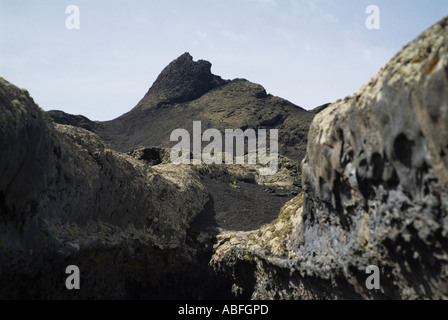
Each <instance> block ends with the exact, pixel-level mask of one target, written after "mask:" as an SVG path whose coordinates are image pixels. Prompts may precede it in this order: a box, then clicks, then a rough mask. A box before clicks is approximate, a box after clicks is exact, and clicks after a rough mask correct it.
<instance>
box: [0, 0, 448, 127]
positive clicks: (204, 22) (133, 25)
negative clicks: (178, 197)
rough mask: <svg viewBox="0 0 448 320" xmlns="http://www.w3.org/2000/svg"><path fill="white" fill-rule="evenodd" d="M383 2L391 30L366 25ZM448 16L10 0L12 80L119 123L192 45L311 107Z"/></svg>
mask: <svg viewBox="0 0 448 320" xmlns="http://www.w3.org/2000/svg"><path fill="white" fill-rule="evenodd" d="M371 4H373V5H376V6H378V7H379V9H380V27H381V29H380V30H368V29H367V28H366V27H365V20H366V19H367V17H368V14H366V13H365V10H366V7H367V6H368V5H371ZM69 5H77V6H78V7H79V9H80V29H79V30H67V29H66V27H65V20H66V18H67V17H68V14H66V13H65V9H66V7H67V6H69ZM447 14H448V1H447V0H426V1H425V0H369V1H365V0H316V1H311V0H164V1H162V0H157V1H156V0H152V1H151V0H146V1H143V0H127V1H125V0H121V1H103V0H101V1H98V0H97V1H95V0H90V1H85V0H67V1H61V0H57V1H56V0H33V1H31V0H26V1H25V0H1V1H0V77H3V78H5V79H6V80H8V81H10V82H12V83H14V84H15V85H17V86H19V87H21V88H26V89H28V90H29V92H30V93H31V95H32V97H33V98H34V100H35V101H36V102H37V103H38V104H39V105H40V106H41V107H42V108H43V109H45V110H50V109H60V110H64V111H66V112H69V113H73V114H82V115H85V116H87V117H89V118H90V119H92V120H110V119H113V118H116V117H118V116H120V115H121V114H123V113H125V112H127V111H129V110H130V109H131V108H133V107H134V106H135V105H136V104H137V103H138V101H139V100H140V99H141V98H142V97H143V96H144V94H145V93H146V92H147V90H148V88H149V87H150V86H151V85H152V83H153V82H154V81H155V79H156V77H157V75H158V74H159V73H160V72H161V71H162V69H163V68H164V67H165V66H166V65H167V64H168V63H169V62H171V61H172V60H174V59H175V58H177V57H178V56H180V55H181V54H182V53H184V52H190V54H191V55H192V56H193V58H194V59H195V60H198V59H204V60H208V61H210V62H211V63H212V72H213V73H214V74H217V75H220V76H221V77H223V78H224V79H234V78H246V79H248V80H250V81H253V82H256V83H259V84H261V85H263V86H264V87H265V88H266V90H267V91H268V92H269V93H271V94H273V95H277V96H280V97H282V98H285V99H287V100H289V101H291V102H293V103H295V104H297V105H299V106H302V107H304V108H306V109H311V108H314V107H316V106H318V105H321V104H323V103H326V102H332V101H335V100H337V99H338V98H344V97H345V96H347V95H351V94H353V93H355V92H356V91H358V90H359V89H360V88H361V86H362V85H363V84H365V83H366V82H368V81H369V79H370V78H371V77H372V76H374V75H375V74H376V73H377V72H378V71H379V69H380V68H381V67H382V66H384V65H385V64H386V63H387V61H388V60H389V59H390V58H392V57H393V55H395V53H396V52H398V50H400V48H401V47H402V46H404V45H405V44H406V43H408V42H409V41H411V40H412V39H413V38H415V37H416V36H418V35H419V34H420V33H421V32H423V31H424V30H425V29H426V28H428V27H430V26H431V25H432V24H433V23H435V22H437V21H438V20H440V19H441V18H443V16H445V15H447Z"/></svg>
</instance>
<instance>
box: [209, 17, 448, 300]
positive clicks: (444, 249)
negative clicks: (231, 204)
mask: <svg viewBox="0 0 448 320" xmlns="http://www.w3.org/2000/svg"><path fill="white" fill-rule="evenodd" d="M302 184H303V187H304V194H303V195H299V196H297V197H296V198H295V199H293V200H291V201H289V202H288V203H287V204H286V205H285V207H284V208H283V209H282V212H281V213H280V216H279V218H278V219H277V220H276V221H274V222H273V223H272V224H270V225H267V226H265V227H263V228H261V229H260V230H258V231H255V232H248V233H226V234H222V235H220V236H219V237H218V243H217V245H216V250H215V254H214V256H213V257H212V260H211V263H210V264H211V266H212V267H213V268H214V270H215V271H216V272H217V273H220V274H221V275H222V276H225V277H228V278H229V279H230V280H231V281H233V283H234V284H233V292H234V294H235V295H236V296H240V297H245V298H253V299H425V298H429V299H441V298H445V299H446V298H448V18H444V19H443V20H441V21H440V22H438V23H436V24H435V25H434V26H432V27H431V28H430V29H428V30H427V31H425V32H424V33H423V34H421V35H420V36H419V37H418V38H417V39H415V40H414V41H412V42H411V43H410V44H408V45H406V46H405V47H404V48H403V49H402V50H401V51H400V52H399V53H398V54H397V55H396V56H395V57H394V58H393V59H392V60H391V61H390V62H389V63H388V64H387V65H386V66H385V67H384V68H383V69H382V70H381V71H380V72H379V74H378V75H377V76H375V77H374V78H373V79H372V80H371V81H370V82H369V83H368V84H367V85H365V86H364V87H363V88H362V89H361V90H360V91H359V92H358V93H357V94H355V95H354V96H352V97H349V98H346V99H344V101H342V100H341V101H337V102H336V103H334V104H332V105H331V106H329V107H327V108H326V109H324V110H323V111H322V112H320V113H319V114H318V115H317V116H316V117H315V119H314V121H313V123H312V125H311V128H310V131H309V134H308V147H307V155H306V157H305V159H304V161H303V163H302ZM370 265H375V266H377V267H378V268H379V271H380V278H379V281H380V289H377V290H376V289H372V290H369V289H368V288H367V286H366V280H367V278H368V276H369V274H366V268H367V267H368V266H370Z"/></svg>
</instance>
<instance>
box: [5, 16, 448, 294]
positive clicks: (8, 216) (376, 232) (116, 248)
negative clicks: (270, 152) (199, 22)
mask: <svg viewBox="0 0 448 320" xmlns="http://www.w3.org/2000/svg"><path fill="white" fill-rule="evenodd" d="M193 121H201V123H202V126H203V128H215V129H218V130H220V131H224V130H225V129H237V128H241V129H243V130H245V129H249V128H250V129H257V130H258V129H277V130H278V133H279V136H278V144H279V168H278V171H277V173H276V174H274V175H273V176H262V175H260V174H259V171H258V170H257V169H259V164H249V163H247V164H226V165H224V164H206V163H204V162H201V163H199V164H194V165H193V164H174V163H172V162H171V161H170V149H171V148H172V147H173V142H172V141H170V133H171V132H172V131H173V130H175V129H177V128H184V129H186V130H187V131H189V132H190V133H191V130H192V123H193ZM0 131H1V135H0V154H1V157H0V283H1V284H2V286H1V289H0V298H2V299H60V298H63V299H111V298H112V299H133V298H140V299H234V298H236V299H446V298H448V145H447V141H448V17H447V18H444V19H442V20H441V21H439V22H438V23H436V24H435V25H434V26H432V27H431V28H429V29H428V30H426V31H425V32H423V33H422V34H421V35H420V36H419V37H417V38H416V39H415V40H414V41H412V42H410V43H409V44H407V45H406V46H404V47H403V48H402V50H401V51H400V52H399V53H397V55H396V56H395V57H393V59H392V60H391V61H390V62H389V63H388V64H387V65H386V66H384V68H383V69H382V70H381V71H380V72H379V74H378V75H376V76H375V77H373V78H372V79H371V81H370V82H369V83H368V84H366V85H364V86H363V87H362V88H361V90H360V91H359V92H358V93H356V94H354V95H353V96H351V97H347V98H345V99H344V100H338V101H336V102H334V103H331V104H326V105H322V106H319V107H316V108H315V109H314V110H311V111H306V110H304V109H302V108H300V107H299V106H296V105H294V104H292V103H290V102H288V101H286V100H284V99H281V98H279V97H275V96H272V95H270V94H268V93H267V92H266V90H265V89H264V88H263V87H262V86H261V85H259V84H255V83H252V82H250V81H248V80H245V79H234V80H224V79H222V78H221V77H219V76H216V75H213V74H212V73H211V64H210V63H209V62H207V61H204V60H199V61H194V60H193V58H192V57H191V55H190V54H188V53H185V54H183V55H181V56H180V57H179V58H177V59H176V60H174V61H173V62H172V63H170V64H169V65H168V66H167V67H166V68H165V69H164V70H163V71H162V72H161V74H160V75H159V77H158V78H157V79H156V80H155V82H154V83H153V85H152V86H151V87H150V89H149V90H148V92H147V93H146V95H145V96H144V97H143V98H142V100H141V101H140V102H139V103H138V104H137V106H135V107H134V108H133V109H132V110H130V111H129V112H128V113H126V114H124V115H122V116H120V117H118V118H117V119H114V120H111V121H106V122H98V121H91V120H89V119H87V118H85V117H83V116H81V115H78V116H74V115H69V114H66V113H64V112H62V111H56V110H54V111H49V112H44V111H43V110H42V109H40V108H39V107H38V106H37V105H36V104H35V102H34V101H33V99H32V98H31V96H30V95H29V93H28V92H27V91H26V90H24V89H20V88H17V87H16V86H14V85H13V84H11V83H9V82H8V81H7V80H5V79H2V78H0ZM245 156H246V157H247V156H248V155H247V154H246V155H245ZM73 265H74V266H77V267H78V268H79V270H81V277H82V279H81V288H80V289H79V290H68V289H67V287H66V279H67V276H68V275H67V273H66V270H67V269H66V268H67V267H68V266H73ZM369 274H370V276H369Z"/></svg>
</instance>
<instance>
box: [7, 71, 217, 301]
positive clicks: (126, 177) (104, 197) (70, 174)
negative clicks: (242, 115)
mask: <svg viewBox="0 0 448 320" xmlns="http://www.w3.org/2000/svg"><path fill="white" fill-rule="evenodd" d="M0 131H1V135H0V154H1V155H2V156H1V157H0V282H1V283H2V288H1V290H0V298H39V299H42V298H59V297H62V298H70V297H73V296H74V295H76V293H73V292H70V291H69V290H67V289H66V288H65V285H64V283H65V278H66V276H67V275H65V274H64V272H65V268H66V267H67V266H68V265H70V264H75V265H78V266H79V267H80V270H81V273H82V275H83V278H82V283H83V287H84V290H81V291H80V293H78V294H79V295H81V297H83V298H88V297H92V298H129V297H132V295H133V294H137V292H138V291H139V290H143V289H146V291H145V290H144V291H145V292H146V293H144V294H143V295H142V296H141V297H144V296H145V294H146V296H151V295H152V294H154V295H155V296H156V295H157V294H161V295H162V297H163V294H169V293H168V292H169V290H172V292H171V294H173V296H175V295H176V294H178V295H180V296H182V294H184V293H185V292H182V290H180V291H178V292H176V290H178V289H177V288H176V284H178V281H180V282H182V281H184V280H182V277H184V276H185V275H184V274H183V272H184V270H182V268H181V266H182V265H184V266H185V269H186V270H188V268H189V267H188V263H187V262H190V266H191V267H192V268H193V267H194V266H193V265H194V261H193V262H192V261H191V259H194V257H195V254H194V252H192V250H193V249H192V248H190V247H188V246H186V245H185V241H186V238H187V233H186V229H187V228H188V227H189V223H190V222H191V221H192V220H193V219H194V217H195V216H196V215H197V214H198V213H199V212H201V211H202V210H203V208H204V204H205V203H206V202H207V201H208V195H207V193H206V192H205V190H204V187H203V186H202V185H201V184H200V182H199V180H198V177H197V174H196V173H195V172H194V171H193V170H192V169H191V168H190V167H188V166H175V165H172V164H160V165H159V166H154V167H153V166H150V165H149V164H148V163H146V162H145V161H144V160H137V159H135V158H134V157H132V156H130V155H126V154H121V153H118V152H115V151H113V150H110V149H107V148H106V146H105V144H104V143H103V142H102V141H101V140H100V139H99V137H98V136H97V135H96V134H94V133H92V132H89V131H87V130H84V129H81V128H76V127H72V126H67V125H53V123H52V121H51V120H50V118H49V117H48V116H47V115H46V114H45V113H44V112H43V111H42V110H40V109H39V108H38V107H37V106H36V105H35V104H34V102H33V100H32V98H30V97H29V95H28V93H27V92H26V91H24V90H20V89H19V88H17V87H15V86H13V85H12V84H10V83H8V82H7V81H5V80H4V79H1V78H0ZM193 251H194V250H193ZM192 257H193V258H192ZM180 273H182V275H179V274H180ZM167 274H169V278H167V279H165V278H166V277H167ZM187 281H188V280H187ZM164 286H166V287H164ZM170 286H171V287H170ZM175 288H176V289H175Z"/></svg>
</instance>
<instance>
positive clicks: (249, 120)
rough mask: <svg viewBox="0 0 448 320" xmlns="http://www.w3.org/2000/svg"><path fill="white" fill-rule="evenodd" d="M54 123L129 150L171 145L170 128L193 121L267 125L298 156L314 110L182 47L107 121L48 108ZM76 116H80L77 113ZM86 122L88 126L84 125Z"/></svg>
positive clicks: (186, 126) (213, 125)
mask: <svg viewBox="0 0 448 320" xmlns="http://www.w3.org/2000/svg"><path fill="white" fill-rule="evenodd" d="M49 114H50V115H51V116H52V117H53V120H54V121H55V122H57V123H63V124H72V125H77V124H78V125H80V126H82V127H84V128H86V129H89V130H91V131H93V132H95V133H97V134H98V135H100V136H101V138H102V139H103V140H104V141H105V142H107V143H108V144H109V145H110V146H111V148H112V149H115V150H117V151H121V152H129V151H131V150H133V149H135V148H137V147H142V146H159V147H160V146H161V147H170V146H173V144H174V143H173V142H170V141H169V139H170V134H171V132H172V131H173V130H174V129H177V128H184V129H187V130H189V131H190V132H191V129H192V124H193V121H195V120H200V121H202V131H204V130H206V129H209V128H215V129H218V130H220V131H222V132H223V130H224V129H238V128H241V129H243V130H244V129H246V128H265V129H273V128H275V129H278V130H279V153H280V154H282V155H284V156H287V157H289V158H291V159H292V160H294V161H297V162H300V161H301V160H302V159H303V156H304V154H305V146H306V138H307V132H308V128H309V126H310V123H311V120H312V119H313V117H314V115H315V114H314V113H313V112H309V111H306V110H304V109H303V108H300V107H299V106H296V105H294V104H292V103H291V102H289V101H287V100H284V99H281V98H278V97H274V96H272V95H270V94H267V93H266V90H265V89H264V88H263V87H262V86H261V85H258V84H255V83H252V82H249V81H247V80H245V79H234V80H223V79H222V78H221V77H219V76H216V75H213V74H212V73H211V63H210V62H207V61H204V60H199V61H193V58H192V56H191V55H190V54H188V53H184V54H183V55H181V56H180V57H179V58H177V59H175V60H174V61H173V62H171V63H170V64H169V65H168V66H167V67H166V68H165V69H164V70H163V71H162V72H161V73H160V75H159V76H158V78H157V79H156V81H155V82H154V84H153V85H152V86H151V88H150V89H149V90H148V92H147V93H146V95H145V96H144V97H143V98H142V100H141V101H140V102H139V103H138V104H137V106H135V107H134V108H133V109H132V110H131V111H129V112H128V113H126V114H124V115H122V116H120V117H118V118H116V119H114V120H112V121H106V122H95V123H93V122H86V121H85V119H84V118H79V117H78V116H71V115H67V114H65V117H63V116H61V113H60V111H59V112H57V113H55V112H54V111H51V112H49ZM76 117H78V118H76ZM87 124H88V126H89V128H87V127H86V125H87Z"/></svg>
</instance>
